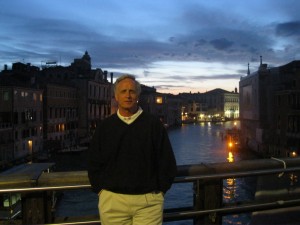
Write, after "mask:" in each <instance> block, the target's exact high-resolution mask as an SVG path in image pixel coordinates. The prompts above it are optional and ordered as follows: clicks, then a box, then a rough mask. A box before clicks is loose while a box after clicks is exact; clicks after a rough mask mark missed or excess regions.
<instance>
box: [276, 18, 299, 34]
mask: <svg viewBox="0 0 300 225" xmlns="http://www.w3.org/2000/svg"><path fill="white" fill-rule="evenodd" d="M276 35H278V36H280V37H290V36H296V37H298V38H299V37H300V21H292V22H286V23H279V24H278V25H277V26H276Z"/></svg>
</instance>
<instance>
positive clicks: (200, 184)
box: [0, 158, 300, 225]
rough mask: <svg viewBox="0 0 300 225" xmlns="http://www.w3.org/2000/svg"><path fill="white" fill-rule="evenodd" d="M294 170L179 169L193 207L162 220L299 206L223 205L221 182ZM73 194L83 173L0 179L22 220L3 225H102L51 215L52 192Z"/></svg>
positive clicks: (84, 180)
mask: <svg viewBox="0 0 300 225" xmlns="http://www.w3.org/2000/svg"><path fill="white" fill-rule="evenodd" d="M297 171H300V158H281V159H274V158H273V159H257V160H245V161H239V162H234V163H228V162H224V163H211V164H197V165H181V166H178V174H177V177H176V179H175V182H176V183H186V182H191V183H193V202H192V203H191V207H185V208H179V207H178V208H176V207H174V208H171V209H166V210H165V211H164V221H177V220H187V219H192V220H193V222H194V224H218V225H220V224H221V223H222V217H223V216H225V215H232V214H240V213H250V212H257V211H263V210H270V209H277V208H286V207H292V206H300V198H293V199H291V198H285V197H284V196H282V195H279V194H278V198H275V199H276V200H274V198H272V199H258V200H257V199H256V200H255V199H254V200H253V201H250V202H249V201H245V202H238V203H224V202H223V180H224V179H227V178H239V177H250V176H252V177H253V176H254V177H259V176H265V175H273V176H277V175H282V174H283V173H284V174H285V175H286V176H287V175H288V174H290V173H295V172H297ZM285 175H283V176H285ZM287 188H288V187H287ZM74 189H90V184H89V181H88V176H87V171H70V172H50V173H42V174H41V175H40V176H39V177H37V178H36V179H32V178H30V177H26V175H24V174H22V175H11V176H10V175H6V176H0V196H1V195H4V194H6V195H7V194H9V195H12V194H14V193H20V194H21V203H22V204H21V209H22V210H21V211H22V216H21V218H7V221H6V223H8V224H47V223H51V224H67V223H70V224H76V223H78V224H100V222H99V217H98V215H90V216H85V217H74V218H73V217H68V218H59V217H56V215H55V213H53V193H56V192H59V191H67V190H74ZM191 191H192V190H191ZM275 194H276V192H275ZM178 195H180V193H178ZM2 222H3V221H2ZM4 222H5V221H4ZM4 224H5V223H4Z"/></svg>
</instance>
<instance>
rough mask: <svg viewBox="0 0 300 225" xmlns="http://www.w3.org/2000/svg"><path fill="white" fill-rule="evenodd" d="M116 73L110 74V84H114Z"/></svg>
mask: <svg viewBox="0 0 300 225" xmlns="http://www.w3.org/2000/svg"><path fill="white" fill-rule="evenodd" d="M113 78H114V73H110V83H111V84H112V83H113Z"/></svg>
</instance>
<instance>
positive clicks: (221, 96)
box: [179, 88, 239, 122]
mask: <svg viewBox="0 0 300 225" xmlns="http://www.w3.org/2000/svg"><path fill="white" fill-rule="evenodd" d="M179 96H180V97H181V98H182V99H184V103H183V107H182V119H183V121H200V122H202V121H225V120H232V119H238V118H239V93H238V92H237V88H235V91H234V92H229V91H226V90H223V89H220V88H217V89H214V90H211V91H207V92H205V93H193V94H192V93H180V94H179Z"/></svg>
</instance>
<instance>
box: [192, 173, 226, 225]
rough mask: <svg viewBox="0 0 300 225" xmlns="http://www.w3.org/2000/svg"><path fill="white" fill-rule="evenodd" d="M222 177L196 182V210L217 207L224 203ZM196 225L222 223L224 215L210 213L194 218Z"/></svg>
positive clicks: (217, 224)
mask: <svg viewBox="0 0 300 225" xmlns="http://www.w3.org/2000/svg"><path fill="white" fill-rule="evenodd" d="M222 189H223V183H222V179H206V180H197V181H196V182H194V207H195V210H209V209H217V208H220V207H221V205H222V199H223V190H222ZM194 224H195V225H200V224H201V225H212V224H213V225H221V224H222V216H221V215H217V214H216V213H210V214H208V215H205V216H201V217H200V216H198V217H195V218H194Z"/></svg>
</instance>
